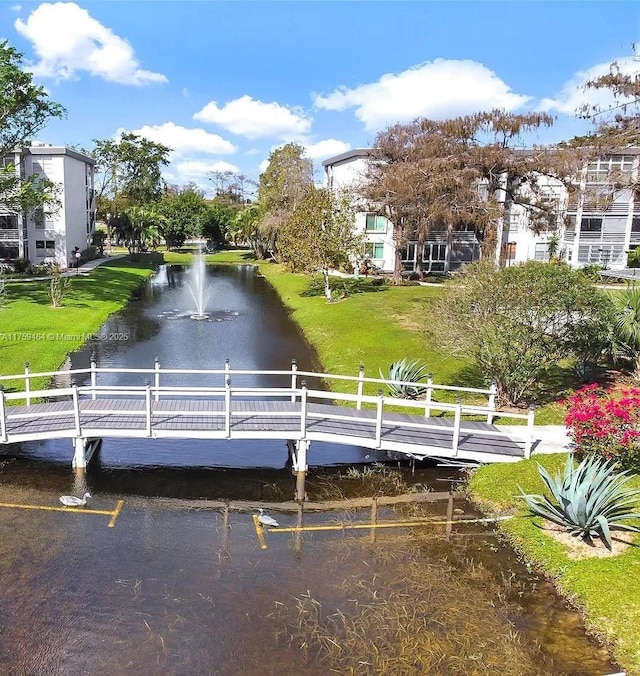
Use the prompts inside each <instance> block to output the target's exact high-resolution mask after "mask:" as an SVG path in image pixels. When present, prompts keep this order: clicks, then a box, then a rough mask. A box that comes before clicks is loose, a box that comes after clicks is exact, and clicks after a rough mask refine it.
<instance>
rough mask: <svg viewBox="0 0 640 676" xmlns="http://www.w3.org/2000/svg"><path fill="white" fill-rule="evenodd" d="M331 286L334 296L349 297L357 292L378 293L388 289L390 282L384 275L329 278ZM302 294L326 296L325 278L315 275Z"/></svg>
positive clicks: (306, 295) (308, 296)
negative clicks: (363, 277)
mask: <svg viewBox="0 0 640 676" xmlns="http://www.w3.org/2000/svg"><path fill="white" fill-rule="evenodd" d="M329 288H330V289H331V293H332V295H333V296H334V297H341V296H342V297H343V298H348V297H349V296H351V295H353V294H356V293H378V292H379V291H387V290H388V288H389V284H388V282H387V280H386V279H383V278H382V277H372V278H370V279H367V278H365V279H362V278H360V279H355V278H337V279H336V278H331V279H330V280H329ZM300 295H301V296H303V297H305V298H310V297H314V296H324V295H325V291H324V280H323V279H322V278H320V277H314V278H313V279H312V280H311V282H310V283H309V286H308V287H307V290H306V291H303V292H302V293H301V294H300Z"/></svg>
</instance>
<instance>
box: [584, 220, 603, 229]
mask: <svg viewBox="0 0 640 676" xmlns="http://www.w3.org/2000/svg"><path fill="white" fill-rule="evenodd" d="M580 230H581V232H601V231H602V219H601V218H583V219H582V221H580Z"/></svg>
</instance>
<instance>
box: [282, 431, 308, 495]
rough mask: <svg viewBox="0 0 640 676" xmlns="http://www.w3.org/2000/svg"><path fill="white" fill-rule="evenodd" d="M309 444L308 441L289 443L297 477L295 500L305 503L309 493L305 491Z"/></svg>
mask: <svg viewBox="0 0 640 676" xmlns="http://www.w3.org/2000/svg"><path fill="white" fill-rule="evenodd" d="M309 443H310V442H308V441H307V440H306V439H300V440H298V441H291V440H290V441H288V442H287V446H288V447H289V454H290V455H291V460H292V464H293V473H294V474H295V475H296V495H295V499H296V500H298V501H299V502H303V501H304V500H306V499H307V492H306V490H305V485H304V484H305V479H306V476H307V470H308V469H309V466H308V465H307V451H308V450H309Z"/></svg>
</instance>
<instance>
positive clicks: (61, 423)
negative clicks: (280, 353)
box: [0, 359, 534, 495]
mask: <svg viewBox="0 0 640 676" xmlns="http://www.w3.org/2000/svg"><path fill="white" fill-rule="evenodd" d="M105 379H106V380H109V381H111V382H114V381H124V382H127V383H131V382H135V383H136V384H127V385H106V384H101V383H100V381H101V380H105ZM243 380H244V381H251V382H255V381H256V380H258V381H260V380H264V381H266V382H281V383H282V384H283V386H281V387H272V386H264V387H256V386H248V387H241V386H237V385H234V382H242V381H243ZM172 381H174V382H179V383H180V384H179V385H171V384H170V383H171V382H172ZM190 382H191V383H193V384H189V383H190ZM307 382H313V383H318V385H319V386H324V385H329V386H330V387H331V389H330V390H329V389H310V388H309V387H307ZM43 383H45V384H44V385H43ZM78 383H80V384H78ZM203 383H206V384H204V385H203ZM391 383H393V384H394V385H396V386H402V385H408V386H411V385H415V383H402V382H397V381H387V380H384V379H381V378H369V377H365V375H364V367H361V368H360V371H359V373H358V375H355V376H345V375H334V374H328V373H316V372H312V371H302V370H299V369H298V368H297V366H296V363H295V361H293V362H292V364H291V368H290V369H289V370H271V371H270V370H234V369H232V368H231V366H230V364H229V361H227V362H226V363H225V365H224V368H221V369H173V368H161V367H160V364H159V361H158V360H157V359H156V361H155V363H154V366H153V368H134V369H131V368H127V369H125V368H103V367H98V366H97V365H96V362H95V361H93V360H92V361H91V364H90V367H89V368H87V369H70V370H61V371H51V372H43V373H33V372H31V371H30V369H29V366H28V365H27V366H26V368H25V371H24V373H21V374H17V375H4V376H0V445H1V444H12V443H17V442H23V441H32V440H42V439H56V438H65V437H66V438H69V439H71V440H72V441H73V455H72V464H73V466H74V467H79V468H82V467H86V465H87V462H88V461H89V459H90V453H91V452H92V449H93V448H94V447H95V442H96V440H99V439H103V438H108V437H129V438H151V439H159V438H176V439H177V438H180V439H185V438H186V439H282V440H284V441H286V442H287V444H288V447H289V450H290V454H291V459H292V461H293V468H294V471H295V472H296V473H297V474H298V478H299V482H300V481H301V482H302V483H301V484H300V483H299V489H302V492H300V490H299V491H298V492H299V494H301V495H304V491H303V487H304V475H305V473H306V471H307V458H308V453H309V446H310V444H311V443H312V442H313V441H326V442H331V443H334V444H348V445H355V446H361V447H365V448H370V449H375V450H379V451H387V452H390V453H393V454H399V455H405V456H407V457H409V458H415V459H424V458H429V457H432V458H440V459H445V460H449V461H456V462H461V461H462V462H469V461H470V462H480V463H484V462H515V461H518V460H522V459H523V458H528V457H529V456H530V454H531V448H532V443H533V432H534V429H533V426H534V411H533V408H530V409H529V411H528V412H527V413H517V412H513V411H502V410H498V409H497V408H496V406H495V388H494V387H492V388H490V389H478V388H466V387H454V386H446V385H439V384H435V383H434V382H433V380H432V378H429V380H428V381H427V382H426V383H424V384H423V390H422V394H421V397H420V399H417V400H413V399H404V398H398V397H393V396H387V394H385V391H386V392H388V391H389V386H390V384H391ZM447 393H448V394H447ZM452 394H453V397H452ZM443 395H444V396H445V397H446V398H449V399H451V398H456V401H455V402H451V401H449V402H447V401H442V400H441V398H442V396H443ZM463 399H464V400H466V401H467V402H468V403H464V401H463ZM498 418H499V419H500V421H501V422H509V423H511V427H510V430H511V434H507V433H506V432H505V431H504V430H503V429H501V426H500V425H494V424H493V423H494V421H495V420H496V419H498ZM514 424H515V425H520V427H518V428H515V429H518V430H521V431H519V432H518V433H517V434H516V433H514V432H513V430H514V427H513V425H514ZM132 453H135V450H132ZM70 456H71V449H70Z"/></svg>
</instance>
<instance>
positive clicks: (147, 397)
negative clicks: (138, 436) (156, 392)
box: [144, 380, 151, 437]
mask: <svg viewBox="0 0 640 676" xmlns="http://www.w3.org/2000/svg"><path fill="white" fill-rule="evenodd" d="M144 410H145V414H146V421H147V436H148V437H150V436H151V383H150V381H148V380H145V381H144Z"/></svg>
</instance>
